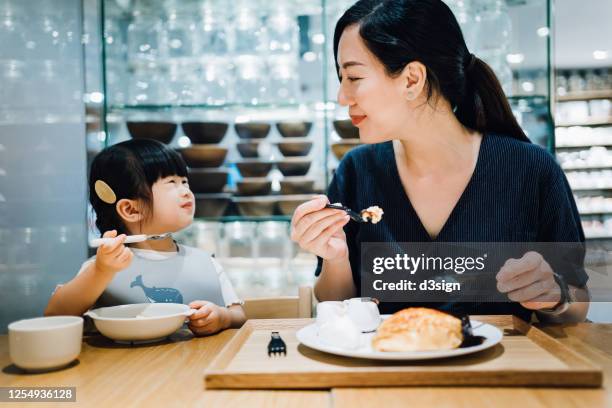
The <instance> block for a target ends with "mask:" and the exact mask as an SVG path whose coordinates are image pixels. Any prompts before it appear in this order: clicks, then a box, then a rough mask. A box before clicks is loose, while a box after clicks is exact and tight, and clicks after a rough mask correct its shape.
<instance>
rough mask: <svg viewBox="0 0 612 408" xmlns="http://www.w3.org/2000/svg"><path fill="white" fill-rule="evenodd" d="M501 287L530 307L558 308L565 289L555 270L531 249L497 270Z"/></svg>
mask: <svg viewBox="0 0 612 408" xmlns="http://www.w3.org/2000/svg"><path fill="white" fill-rule="evenodd" d="M496 278H497V290H499V291H500V292H502V293H507V294H508V298H509V299H510V300H513V301H515V302H520V303H521V305H522V306H523V307H525V308H527V309H531V310H539V309H550V308H553V307H555V306H556V305H557V304H558V303H559V301H560V300H561V288H560V287H559V285H558V284H557V282H556V281H555V278H554V274H553V270H552V268H551V267H550V265H549V264H548V262H546V261H545V260H544V258H543V257H542V255H540V254H539V253H537V252H533V251H531V252H527V253H526V254H525V255H523V257H522V258H520V259H508V260H507V261H506V263H505V264H504V266H503V267H502V268H501V269H500V270H499V272H498V273H497V276H496Z"/></svg>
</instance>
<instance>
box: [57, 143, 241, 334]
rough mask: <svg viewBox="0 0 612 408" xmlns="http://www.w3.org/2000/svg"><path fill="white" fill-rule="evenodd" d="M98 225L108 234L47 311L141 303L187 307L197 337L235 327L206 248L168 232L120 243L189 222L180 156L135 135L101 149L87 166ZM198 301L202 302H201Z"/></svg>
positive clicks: (227, 293)
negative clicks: (183, 241)
mask: <svg viewBox="0 0 612 408" xmlns="http://www.w3.org/2000/svg"><path fill="white" fill-rule="evenodd" d="M89 190H90V196H89V199H90V201H91V205H92V206H93V209H94V210H95V212H96V215H97V219H96V226H97V227H98V229H99V230H100V231H106V232H104V234H103V237H104V238H110V240H109V242H108V243H105V244H103V245H102V246H100V247H99V248H98V250H97V253H96V256H95V257H93V258H91V259H89V260H87V261H86V262H85V263H84V264H83V266H82V267H81V269H80V271H79V272H78V274H77V275H76V276H75V277H74V278H73V279H72V280H71V281H70V282H68V283H66V284H64V285H60V286H58V288H57V289H56V291H55V292H54V293H53V295H52V296H51V299H50V300H49V304H48V305H47V309H46V310H45V315H81V314H83V313H84V312H86V311H87V310H88V309H90V308H92V307H102V306H115V305H121V304H128V303H142V302H173V303H185V304H189V307H191V308H193V309H197V311H196V312H195V313H194V314H193V315H191V317H190V321H189V328H190V329H191V330H192V331H193V332H194V334H196V335H206V334H213V333H216V332H218V331H220V330H223V329H225V328H228V327H239V326H241V325H242V324H243V323H244V321H245V320H246V318H245V314H244V310H243V308H242V306H241V304H242V302H241V301H240V300H239V299H238V297H237V296H236V293H235V292H234V289H233V287H232V285H231V283H230V281H229V279H228V278H227V276H226V275H225V273H224V272H223V270H222V268H221V266H220V265H219V263H217V262H216V261H215V260H214V259H213V258H212V257H211V256H210V255H208V254H207V253H205V252H203V251H201V250H199V249H196V248H190V247H186V246H183V245H178V244H177V243H176V242H175V241H174V240H173V239H172V237H170V236H168V237H167V238H164V239H161V240H155V241H153V240H149V241H145V242H140V243H135V244H129V245H130V247H129V248H128V247H126V246H125V245H124V241H125V237H126V235H136V234H164V233H168V232H170V233H171V232H176V231H179V230H181V229H183V228H185V227H187V226H189V225H190V224H191V222H192V221H193V214H194V210H195V202H194V201H195V200H194V195H193V193H192V192H191V190H189V185H188V182H187V169H186V166H185V163H184V162H183V159H182V158H181V156H180V155H179V154H178V153H176V152H175V151H174V150H172V149H169V148H168V147H166V146H165V145H163V144H162V143H159V142H157V141H154V140H147V139H140V140H130V141H127V142H123V143H119V144H116V145H113V146H111V147H108V148H107V149H104V150H103V151H102V152H101V153H100V154H98V156H96V158H95V159H94V161H93V163H92V165H91V172H90V176H89ZM201 299H202V300H201Z"/></svg>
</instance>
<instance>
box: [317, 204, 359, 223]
mask: <svg viewBox="0 0 612 408" xmlns="http://www.w3.org/2000/svg"><path fill="white" fill-rule="evenodd" d="M325 208H331V209H333V210H342V211H345V212H346V213H347V214H348V215H349V217H351V219H352V220H353V221H356V222H367V221H366V220H364V219H363V216H362V215H361V214H360V213H358V212H357V211H355V210H351V209H350V208H348V207H345V206H343V205H339V204H326V205H325Z"/></svg>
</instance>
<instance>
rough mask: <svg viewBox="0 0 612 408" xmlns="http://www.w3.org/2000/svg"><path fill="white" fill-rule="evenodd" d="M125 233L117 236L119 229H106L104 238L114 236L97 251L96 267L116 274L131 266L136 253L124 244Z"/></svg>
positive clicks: (104, 271) (101, 270)
mask: <svg viewBox="0 0 612 408" xmlns="http://www.w3.org/2000/svg"><path fill="white" fill-rule="evenodd" d="M125 237H126V235H125V234H121V235H119V236H117V231H115V230H112V231H106V232H105V233H104V235H102V238H112V239H111V242H109V243H106V244H102V245H100V246H99V247H98V250H97V252H96V269H97V270H98V271H100V272H103V273H112V274H115V273H117V272H119V271H120V270H123V269H125V268H127V267H128V266H130V263H132V258H133V257H134V253H133V252H132V251H130V249H129V248H128V247H126V246H125V245H123V242H124V241H125Z"/></svg>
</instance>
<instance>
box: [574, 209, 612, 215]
mask: <svg viewBox="0 0 612 408" xmlns="http://www.w3.org/2000/svg"><path fill="white" fill-rule="evenodd" d="M578 214H580V215H588V216H591V215H593V216H597V215H612V210H608V211H606V210H603V211H584V212H582V211H578Z"/></svg>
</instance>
